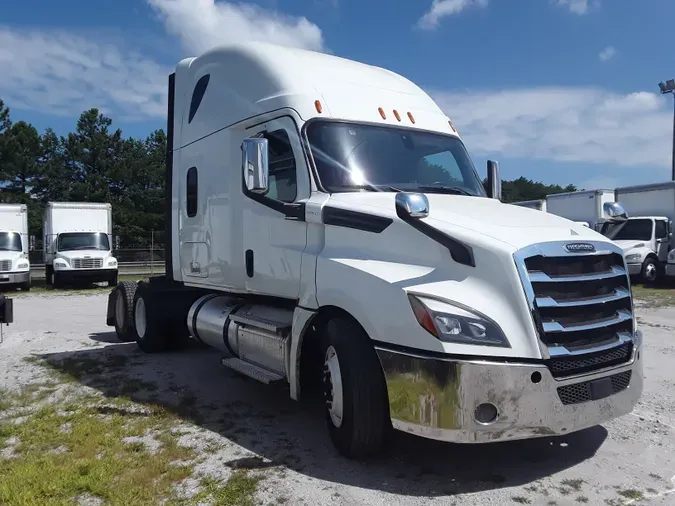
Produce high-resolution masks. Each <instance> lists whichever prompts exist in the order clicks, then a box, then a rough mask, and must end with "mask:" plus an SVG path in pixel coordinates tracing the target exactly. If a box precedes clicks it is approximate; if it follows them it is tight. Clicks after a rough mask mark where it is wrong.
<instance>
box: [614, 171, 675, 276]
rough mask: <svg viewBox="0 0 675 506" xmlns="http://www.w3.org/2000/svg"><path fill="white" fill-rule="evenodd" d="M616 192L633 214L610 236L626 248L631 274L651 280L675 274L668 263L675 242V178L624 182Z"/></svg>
mask: <svg viewBox="0 0 675 506" xmlns="http://www.w3.org/2000/svg"><path fill="white" fill-rule="evenodd" d="M615 194H616V200H617V201H620V202H621V204H622V205H623V207H624V209H625V210H626V212H627V213H628V215H629V216H630V218H629V219H628V221H627V222H626V223H625V224H624V225H623V226H622V227H621V228H620V229H619V230H618V232H617V233H615V234H613V235H612V236H611V238H612V239H613V240H614V242H616V243H617V244H618V245H619V246H621V248H623V250H624V251H625V254H626V262H627V263H628V270H629V272H630V274H631V275H635V276H640V277H641V278H642V279H643V280H644V281H646V282H649V283H654V282H656V281H657V280H658V279H659V278H660V277H661V276H663V275H664V274H668V273H670V275H673V274H675V273H674V272H673V268H672V267H667V264H668V255H669V253H670V252H671V251H672V250H673V246H674V245H675V244H674V241H673V219H675V181H666V182H663V183H654V184H646V185H639V186H625V187H621V188H617V189H616V190H615Z"/></svg>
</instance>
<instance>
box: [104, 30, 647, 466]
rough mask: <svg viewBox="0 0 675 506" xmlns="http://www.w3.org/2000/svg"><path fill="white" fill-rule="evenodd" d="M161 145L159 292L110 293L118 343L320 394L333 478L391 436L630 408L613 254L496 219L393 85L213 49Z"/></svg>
mask: <svg viewBox="0 0 675 506" xmlns="http://www.w3.org/2000/svg"><path fill="white" fill-rule="evenodd" d="M167 138H168V146H167V159H166V166H167V170H166V192H167V198H166V210H165V211H166V218H165V224H166V231H165V234H166V239H167V240H166V242H165V244H166V249H167V251H166V272H165V274H164V275H161V276H153V277H150V278H149V279H148V280H142V281H138V282H129V281H123V282H120V283H119V284H118V285H117V286H116V287H115V288H114V289H113V290H111V292H110V294H109V296H108V305H107V313H106V324H107V325H109V326H114V327H115V330H116V332H117V335H118V336H119V339H120V340H122V341H135V342H136V343H137V345H138V346H139V348H140V349H141V350H143V351H145V352H147V353H158V352H163V351H167V350H179V349H183V348H184V347H185V346H186V344H188V341H189V340H190V339H194V340H196V341H198V342H200V343H202V344H203V345H206V346H209V347H212V348H214V349H215V350H218V352H219V354H220V357H221V358H220V360H221V362H222V364H223V365H224V366H225V367H227V368H230V369H232V370H234V371H236V372H237V373H239V374H243V375H247V376H249V377H251V378H255V379H256V380H258V381H260V382H261V383H263V384H267V383H272V382H282V383H283V384H287V385H288V392H289V396H290V398H291V399H294V400H300V399H302V398H303V396H304V395H308V394H309V393H310V392H312V391H315V392H316V391H319V392H320V393H321V394H322V395H323V400H324V403H323V409H324V412H325V418H326V424H327V428H328V433H329V434H330V438H331V440H332V442H333V444H334V445H335V447H336V448H337V450H338V451H339V452H340V453H341V454H342V455H344V456H345V457H348V458H362V457H367V456H369V455H373V454H375V453H377V452H378V451H379V450H380V449H382V448H383V447H384V446H385V444H386V442H387V441H388V437H389V436H390V435H391V434H392V432H393V430H394V429H397V430H402V431H406V432H409V433H413V434H416V435H419V436H423V437H428V438H433V439H438V440H442V441H452V442H463V443H486V442H496V441H505V440H513V439H523V438H535V437H541V436H551V435H558V434H569V433H571V432H574V431H578V430H581V429H584V428H587V427H591V426H594V425H597V424H601V423H603V422H606V421H608V420H611V419H613V418H615V417H619V416H622V415H625V414H627V413H629V412H630V411H631V410H632V409H633V407H634V406H635V404H636V403H637V402H638V399H639V398H640V395H641V392H642V388H643V373H642V371H643V365H642V354H641V350H642V346H643V344H642V334H641V331H640V330H639V329H638V328H637V324H636V320H635V316H634V311H633V299H632V293H631V286H630V280H629V277H628V275H627V272H626V265H625V262H624V258H623V253H622V251H621V249H620V248H619V247H618V246H616V245H615V244H613V243H612V242H611V241H610V240H608V239H607V238H606V237H604V236H602V235H601V234H599V233H597V232H595V231H594V230H591V229H589V228H588V227H584V226H580V225H578V224H576V223H574V222H572V221H569V220H567V219H564V218H561V217H558V216H554V215H551V214H548V213H542V212H538V211H534V210H531V209H526V208H522V207H517V206H511V205H506V204H503V203H502V202H501V201H500V196H501V182H500V181H501V180H500V179H499V167H498V164H497V163H496V162H493V161H489V162H488V166H487V176H488V183H489V184H488V187H489V188H488V190H487V191H486V189H484V187H483V184H482V181H481V177H480V176H479V174H478V173H477V171H476V169H475V166H474V165H473V163H472V161H471V157H470V156H469V154H468V152H467V150H466V148H465V146H464V144H463V142H462V140H461V138H460V136H459V134H458V132H457V129H456V127H455V125H454V124H453V122H452V120H451V119H450V118H449V117H448V116H446V114H445V113H444V112H443V111H442V110H441V109H440V108H439V107H438V105H437V104H436V103H435V102H434V101H433V100H432V99H431V98H430V97H429V96H428V95H427V94H426V93H425V92H424V91H423V90H422V89H420V88H419V87H418V86H417V85H415V84H414V83H413V82H411V81H409V80H408V79H406V78H404V77H403V76H401V75H399V74H396V73H394V72H392V71H389V70H387V69H384V68H379V67H375V66H372V65H366V64H363V63H359V62H356V61H351V60H347V59H343V58H339V57H336V56H332V55H326V54H320V53H316V52H312V51H306V50H300V49H292V48H286V47H279V46H273V45H268V44H264V43H254V42H250V43H245V44H236V45H227V46H219V47H216V48H213V49H211V50H209V51H207V52H206V53H204V54H202V55H199V56H196V57H189V58H186V59H183V60H181V61H180V62H179V63H178V64H177V66H176V68H175V72H173V73H172V74H171V75H170V76H169V78H168V118H167ZM213 381H222V382H223V388H228V384H227V380H226V378H225V377H223V378H213ZM231 388H234V386H232V387H231Z"/></svg>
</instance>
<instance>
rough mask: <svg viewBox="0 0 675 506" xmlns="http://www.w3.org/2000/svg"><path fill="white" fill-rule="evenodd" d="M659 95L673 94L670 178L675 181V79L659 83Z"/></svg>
mask: <svg viewBox="0 0 675 506" xmlns="http://www.w3.org/2000/svg"><path fill="white" fill-rule="evenodd" d="M659 89H660V90H661V95H665V94H666V93H670V94H671V95H673V158H672V172H671V179H672V180H673V181H675V79H669V80H667V81H666V82H665V83H659Z"/></svg>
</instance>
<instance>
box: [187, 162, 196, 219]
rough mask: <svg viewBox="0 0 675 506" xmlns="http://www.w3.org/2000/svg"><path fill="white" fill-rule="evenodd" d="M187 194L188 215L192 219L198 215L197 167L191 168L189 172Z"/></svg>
mask: <svg viewBox="0 0 675 506" xmlns="http://www.w3.org/2000/svg"><path fill="white" fill-rule="evenodd" d="M186 193H187V195H186V208H187V215H188V217H190V218H192V217H193V216H196V215H197V195H198V192H197V167H191V168H190V169H188V171H187V184H186Z"/></svg>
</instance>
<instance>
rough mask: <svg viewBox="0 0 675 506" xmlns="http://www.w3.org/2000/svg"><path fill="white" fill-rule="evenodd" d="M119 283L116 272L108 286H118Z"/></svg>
mask: <svg viewBox="0 0 675 506" xmlns="http://www.w3.org/2000/svg"><path fill="white" fill-rule="evenodd" d="M117 282H118V273H117V272H116V273H115V275H114V276H113V277H112V278H110V279H109V280H108V286H116V285H117Z"/></svg>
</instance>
